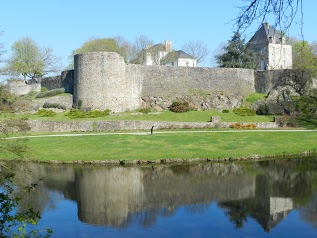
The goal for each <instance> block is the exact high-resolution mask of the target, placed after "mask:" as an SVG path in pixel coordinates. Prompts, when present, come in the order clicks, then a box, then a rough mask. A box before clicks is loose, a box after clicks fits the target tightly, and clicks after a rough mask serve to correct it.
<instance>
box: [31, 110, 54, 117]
mask: <svg viewBox="0 0 317 238" xmlns="http://www.w3.org/2000/svg"><path fill="white" fill-rule="evenodd" d="M35 115H38V116H40V117H54V116H55V115H56V112H53V111H52V110H47V109H41V110H39V111H38V112H37V113H35Z"/></svg>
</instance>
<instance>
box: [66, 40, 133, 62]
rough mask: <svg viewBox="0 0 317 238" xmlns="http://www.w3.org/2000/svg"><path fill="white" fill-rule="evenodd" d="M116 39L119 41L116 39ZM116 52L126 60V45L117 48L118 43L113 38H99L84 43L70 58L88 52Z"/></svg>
mask: <svg viewBox="0 0 317 238" xmlns="http://www.w3.org/2000/svg"><path fill="white" fill-rule="evenodd" d="M117 39H119V38H118V37H117ZM120 42H121V40H120ZM103 51H106V52H116V53H118V54H119V55H121V56H122V57H123V58H124V59H125V60H126V51H127V50H126V45H125V44H122V45H121V47H120V46H119V44H118V42H117V41H116V39H114V38H99V39H93V40H89V41H86V42H85V43H84V44H83V45H82V46H81V47H80V48H78V49H76V50H74V51H73V52H72V56H71V57H73V56H74V55H76V54H83V53H88V52H103Z"/></svg>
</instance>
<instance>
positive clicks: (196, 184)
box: [144, 163, 255, 208]
mask: <svg viewBox="0 0 317 238" xmlns="http://www.w3.org/2000/svg"><path fill="white" fill-rule="evenodd" d="M177 167H179V168H184V166H183V165H180V166H171V167H166V168H163V170H161V171H154V172H152V173H151V174H148V175H147V177H146V179H145V180H144V187H145V194H146V202H145V205H146V207H147V208H162V207H169V206H180V205H192V204H202V203H210V202H212V201H228V200H229V201H230V200H239V199H245V198H250V197H254V195H255V176H254V175H250V174H247V173H244V172H243V168H242V167H241V166H237V165H235V164H217V163H214V164H206V165H204V167H201V166H199V165H196V166H195V165H190V170H189V171H183V172H182V171H178V168H177ZM237 181H239V182H238V183H237ZM160 191H164V192H160Z"/></svg>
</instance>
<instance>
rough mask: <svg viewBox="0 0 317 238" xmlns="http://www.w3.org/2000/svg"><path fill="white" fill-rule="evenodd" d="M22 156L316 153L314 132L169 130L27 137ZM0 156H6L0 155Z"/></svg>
mask: <svg viewBox="0 0 317 238" xmlns="http://www.w3.org/2000/svg"><path fill="white" fill-rule="evenodd" d="M28 145H29V147H30V151H29V152H28V155H27V157H30V158H34V159H38V160H63V161H69V160H158V159H164V158H182V159H189V158H210V159H214V158H234V157H244V156H251V155H255V154H257V155H261V156H266V155H283V154H297V153H300V152H303V151H307V150H309V151H316V150H317V133H316V131H314V132H311V131H304V132H299V131H277V132H270V131H213V132H210V131H209V132H208V131H207V132H197V131H196V132H195V131H185V132H184V131H174V132H173V133H163V132H161V133H158V132H155V133H154V134H153V135H148V134H139V135H136V134H111V133H104V134H100V135H86V136H72V137H67V136H64V137H41V138H29V140H28ZM0 157H2V158H4V157H10V155H8V154H4V153H2V154H1V153H0Z"/></svg>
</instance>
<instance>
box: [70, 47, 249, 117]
mask: <svg viewBox="0 0 317 238" xmlns="http://www.w3.org/2000/svg"><path fill="white" fill-rule="evenodd" d="M74 72H75V74H74V76H75V81H74V103H75V105H78V106H81V107H82V108H88V109H97V110H105V109H110V110H111V111H113V112H120V111H127V110H135V109H138V108H140V107H142V100H141V98H142V97H163V98H168V97H172V96H173V97H175V96H182V95H192V92H193V91H196V92H197V91H199V92H201V93H204V94H206V95H212V96H221V95H226V96H230V97H236V98H237V97H243V96H245V95H248V94H250V93H253V92H255V88H254V71H253V70H249V69H225V68H216V69H213V68H194V67H172V66H143V65H134V64H128V65H127V64H125V63H124V60H123V58H122V57H121V56H120V55H118V54H117V53H114V52H93V53H85V54H79V55H75V71H74Z"/></svg>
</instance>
